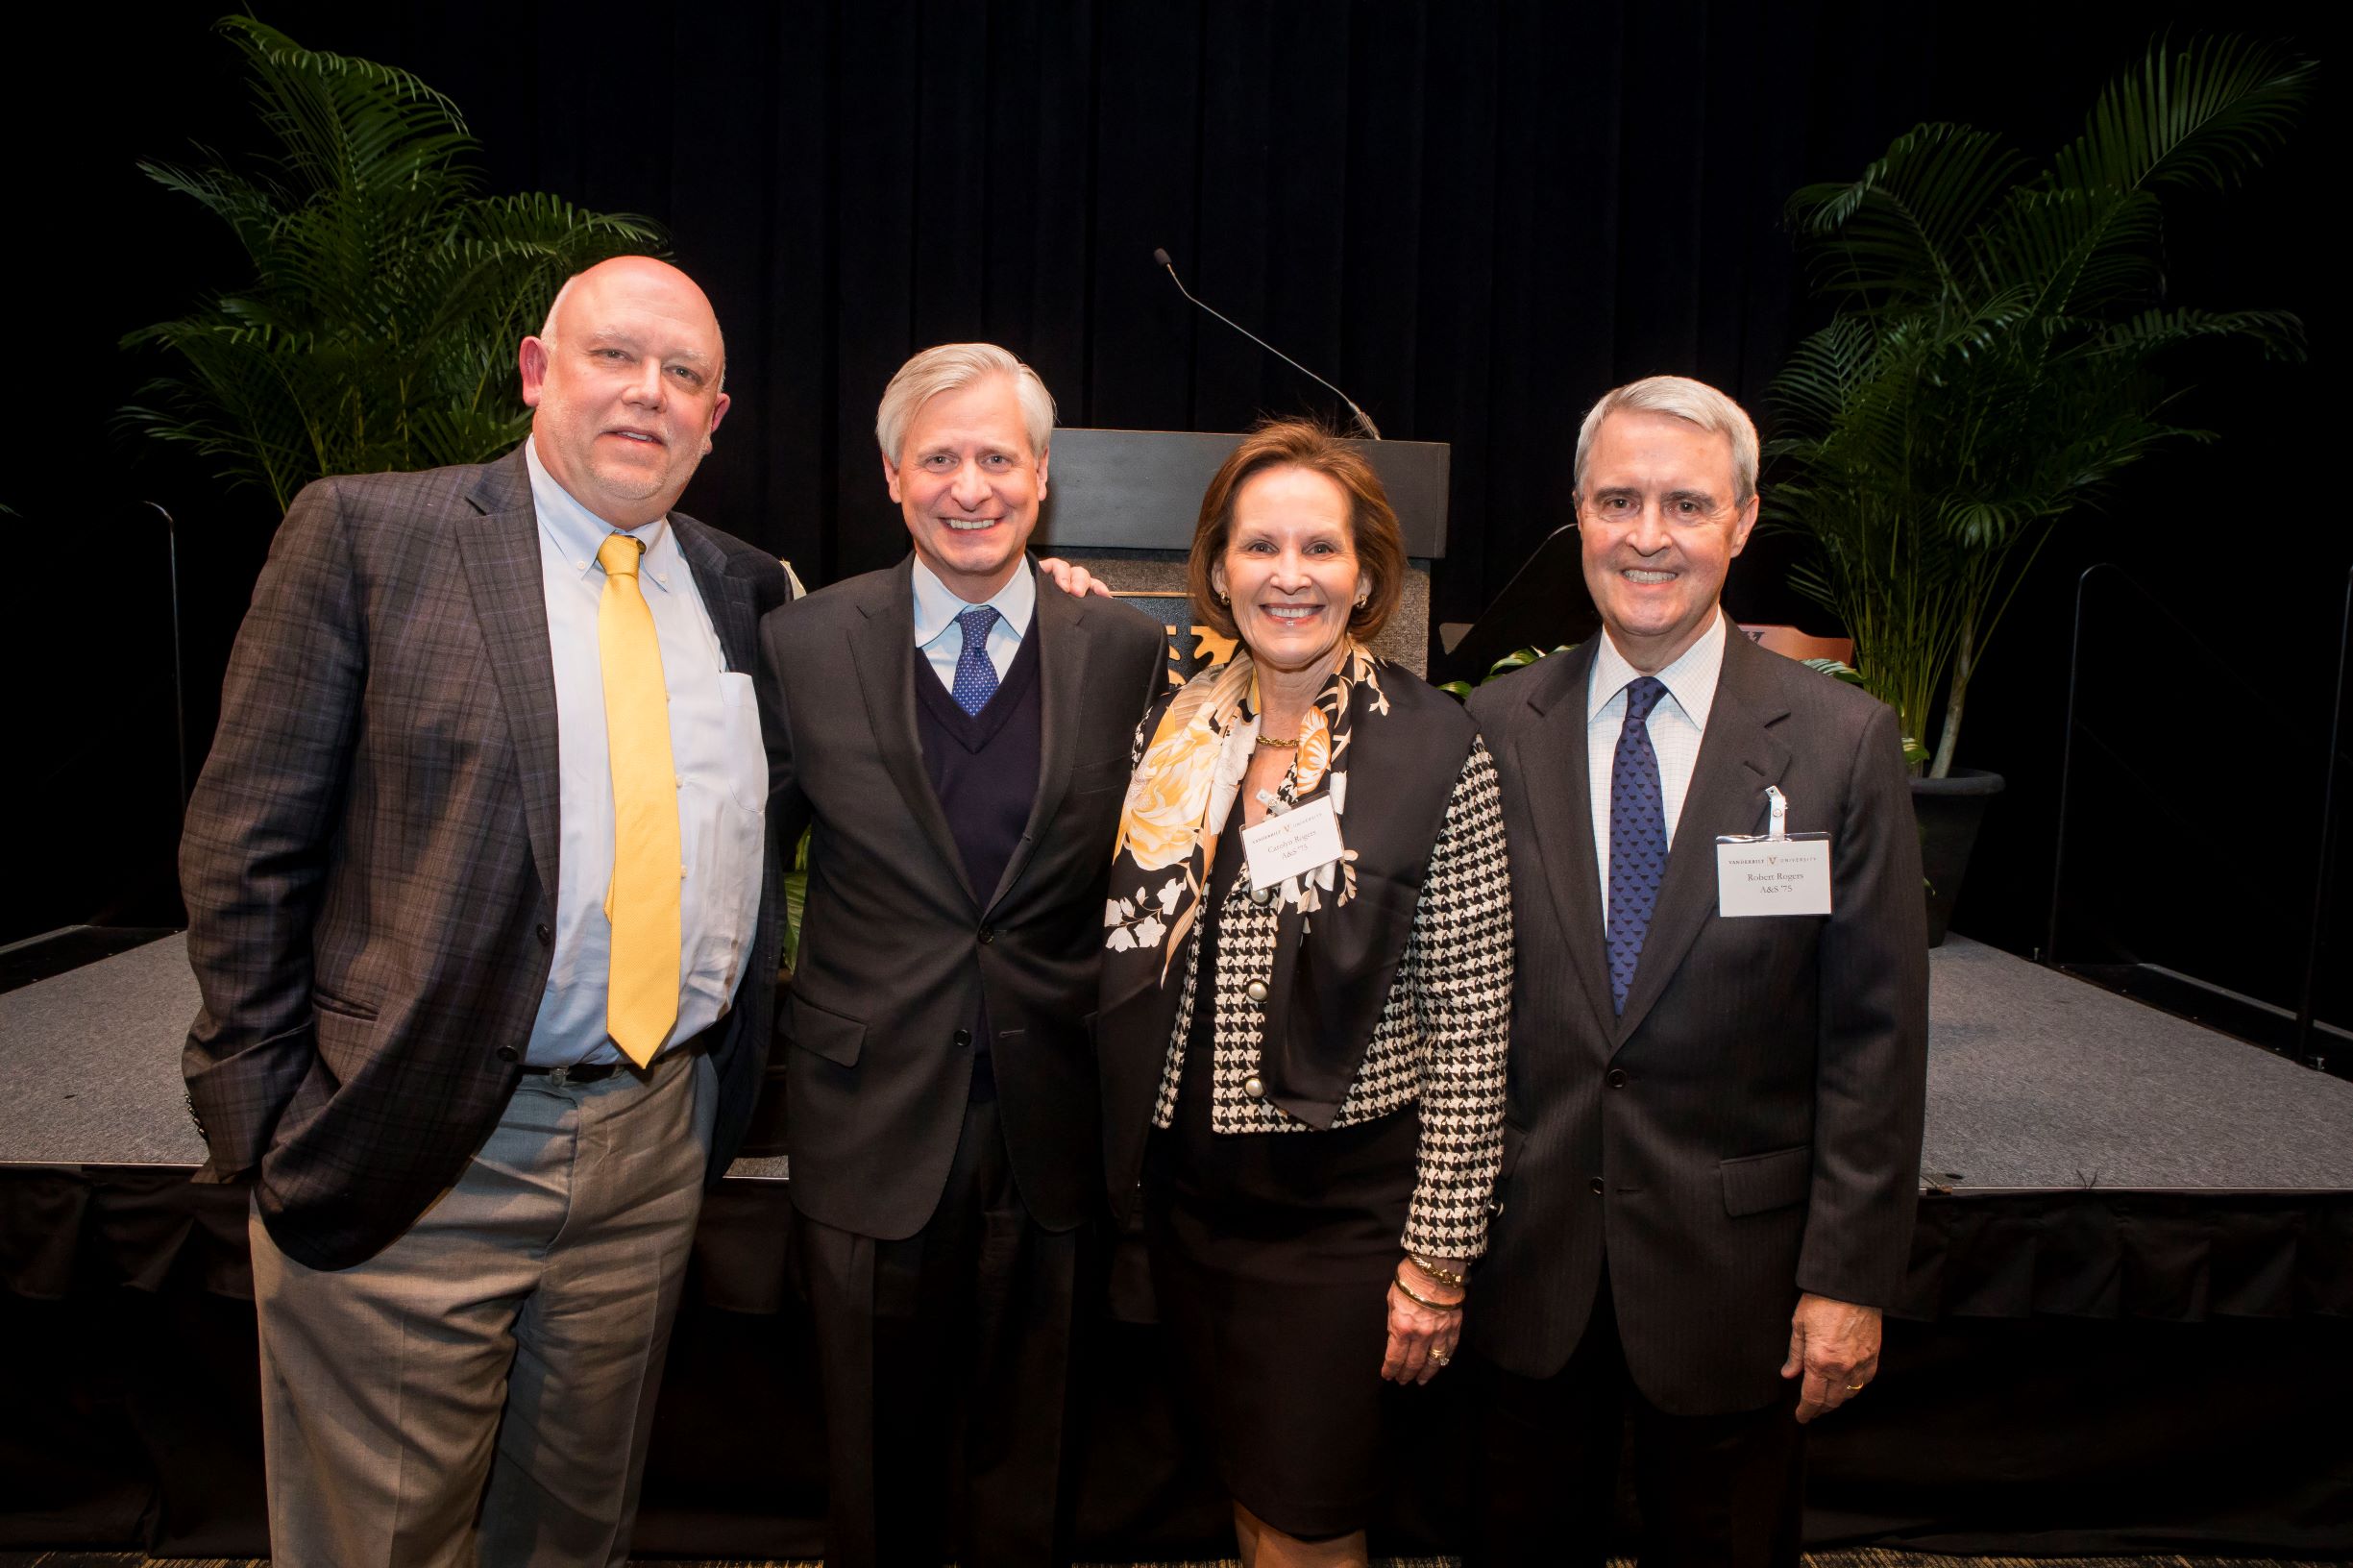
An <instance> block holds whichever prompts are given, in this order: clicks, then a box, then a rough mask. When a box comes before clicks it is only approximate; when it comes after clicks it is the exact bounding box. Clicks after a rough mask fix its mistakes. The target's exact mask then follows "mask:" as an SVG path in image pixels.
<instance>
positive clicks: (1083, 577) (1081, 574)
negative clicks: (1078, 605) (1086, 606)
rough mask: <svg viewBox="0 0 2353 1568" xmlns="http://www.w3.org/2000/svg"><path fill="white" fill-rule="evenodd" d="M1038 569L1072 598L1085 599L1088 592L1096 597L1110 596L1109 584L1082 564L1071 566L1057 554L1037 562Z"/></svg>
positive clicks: (1105, 597)
mask: <svg viewBox="0 0 2353 1568" xmlns="http://www.w3.org/2000/svg"><path fill="white" fill-rule="evenodd" d="M1038 570H1039V571H1040V572H1042V573H1043V574H1044V575H1045V576H1049V577H1051V578H1053V579H1054V586H1055V587H1057V588H1059V589H1061V590H1062V591H1063V592H1064V593H1066V594H1068V595H1069V596H1070V597H1071V598H1072V599H1085V598H1086V597H1087V596H1088V595H1089V594H1092V595H1094V596H1095V597H1096V598H1097V599H1109V598H1111V584H1110V583H1108V582H1105V581H1103V580H1102V579H1101V578H1100V577H1097V576H1095V575H1094V574H1093V573H1091V572H1090V571H1088V570H1087V569H1086V568H1085V567H1083V566H1073V565H1072V564H1070V563H1069V562H1068V561H1066V560H1064V559H1063V558H1062V557H1061V556H1059V555H1048V556H1047V557H1045V559H1043V560H1042V561H1040V562H1039V563H1038Z"/></svg>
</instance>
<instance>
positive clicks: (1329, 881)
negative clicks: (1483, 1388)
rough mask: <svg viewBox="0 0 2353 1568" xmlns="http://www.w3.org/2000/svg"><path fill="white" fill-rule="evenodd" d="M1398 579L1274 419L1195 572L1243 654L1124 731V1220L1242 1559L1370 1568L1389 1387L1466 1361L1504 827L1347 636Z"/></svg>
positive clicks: (1209, 504)
mask: <svg viewBox="0 0 2353 1568" xmlns="http://www.w3.org/2000/svg"><path fill="white" fill-rule="evenodd" d="M1404 568H1405V557H1404V551H1403V547H1402V545H1401V543H1400V540H1399V536H1398V529H1397V520H1396V515H1395V513H1394V512H1392V511H1391V510H1390V508H1389V504H1388V501H1387V498H1386V497H1385V495H1384V494H1383V492H1382V488H1381V482H1380V480H1379V479H1378V478H1375V477H1374V475H1373V473H1372V470H1371V468H1370V467H1369V465H1367V464H1366V463H1365V462H1364V460H1363V459H1362V458H1361V457H1360V456H1359V455H1358V454H1357V453H1354V452H1353V451H1351V450H1350V449H1349V448H1348V447H1347V446H1346V445H1345V444H1344V443H1342V442H1341V441H1340V440H1338V439H1337V438H1336V437H1335V436H1333V435H1332V434H1330V433H1329V432H1328V431H1325V430H1324V429H1321V428H1320V427H1318V426H1315V425H1312V424H1309V423H1307V422H1304V421H1298V420H1286V421H1277V422H1274V423H1271V424H1268V425H1265V426H1263V427H1262V428H1261V429H1259V430H1257V431H1256V432H1255V433H1253V434H1252V435H1250V436H1249V437H1247V438H1246V439H1244V440H1243V442H1242V443H1241V445H1240V446H1238V448H1236V449H1235V452H1234V453H1233V455H1232V456H1230V457H1229V458H1227V460H1226V462H1225V465H1224V466H1223V467H1222V468H1221V469H1219V470H1218V473H1217V477H1216V478H1214V479H1213V480H1212V481H1211V484H1210V488H1209V492H1208V494H1207V495H1206V496H1204V497H1203V499H1202V502H1201V521H1200V526H1199V527H1198V528H1197V529H1196V530H1195V532H1194V536H1193V548H1192V561H1191V571H1190V579H1191V587H1192V596H1193V602H1194V610H1195V613H1196V615H1197V616H1198V617H1199V618H1200V619H1201V620H1202V621H1203V622H1204V623H1206V624H1208V625H1211V626H1213V628H1215V629H1216V630H1217V631H1219V632H1221V633H1228V634H1231V635H1233V636H1234V637H1236V638H1237V640H1238V649H1237V650H1236V652H1235V654H1234V656H1233V657H1232V658H1231V659H1229V660H1227V661H1226V662H1224V663H1222V664H1218V665H1215V666H1213V667H1212V668H1210V669H1208V670H1205V671H1203V672H1202V673H1201V674H1198V675H1196V676H1195V677H1193V679H1192V680H1191V681H1189V683H1187V684H1186V685H1185V686H1184V687H1183V688H1182V689H1180V690H1178V691H1175V692H1172V693H1170V694H1169V695H1168V696H1167V697H1164V698H1162V699H1161V700H1160V701H1159V702H1157V703H1156V704H1154V706H1153V708H1152V711H1151V712H1149V713H1147V714H1146V715H1145V716H1144V721H1143V724H1142V726H1141V727H1140V729H1139V731H1138V735H1137V760H1136V767H1135V771H1134V773H1133V776H1132V777H1131V779H1130V781H1129V785H1128V794H1127V799H1126V802H1125V806H1124V809H1123V811H1122V813H1121V818H1120V827H1119V840H1118V845H1117V847H1116V851H1115V852H1116V857H1117V858H1116V860H1115V864H1114V867H1113V871H1112V879H1111V900H1110V903H1109V906H1108V907H1107V908H1106V910H1105V913H1104V922H1105V928H1106V943H1107V946H1108V949H1109V951H1108V952H1107V953H1106V955H1105V961H1104V968H1103V988H1104V990H1103V1008H1102V1012H1101V1014H1100V1017H1099V1019H1098V1025H1097V1037H1098V1041H1099V1043H1100V1049H1101V1054H1102V1070H1103V1085H1104V1099H1105V1108H1106V1133H1105V1137H1106V1142H1107V1153H1108V1160H1109V1171H1108V1174H1109V1179H1110V1183H1111V1189H1112V1197H1113V1202H1114V1204H1115V1207H1118V1208H1119V1209H1120V1210H1121V1211H1122V1212H1126V1211H1127V1210H1129V1209H1130V1208H1131V1207H1132V1206H1133V1204H1134V1203H1135V1201H1136V1200H1137V1198H1138V1195H1139V1193H1140V1197H1141V1201H1142V1205H1143V1210H1144V1219H1145V1230H1146V1234H1147V1236H1148V1237H1149V1240H1150V1245H1151V1255H1152V1266H1153V1279H1154V1282H1155V1286H1156V1288H1157V1291H1158V1293H1159V1296H1160V1299H1161V1311H1162V1318H1163V1321H1164V1323H1166V1324H1167V1325H1168V1327H1169V1330H1170V1332H1171V1335H1172V1337H1173V1339H1174V1341H1175V1344H1176V1346H1177V1349H1178V1353H1179V1356H1180V1358H1181V1370H1182V1371H1183V1373H1184V1374H1185V1376H1184V1384H1185V1386H1186V1388H1187V1389H1188V1390H1189V1394H1190V1396H1191V1398H1192V1399H1193V1400H1194V1401H1195V1403H1196V1404H1197V1406H1198V1408H1199V1413H1200V1415H1201V1416H1202V1418H1203V1425H1204V1427H1205V1428H1206V1429H1207V1431H1208V1433H1209V1435H1210V1438H1211V1441H1212V1444H1213V1447H1214V1449H1215V1453H1216V1459H1217V1463H1218V1468H1219V1471H1220V1473H1221V1474H1222V1476H1223V1477H1224V1480H1225V1482H1226V1485H1227V1487H1228V1489H1229V1490H1230V1492H1231V1493H1232V1494H1233V1498H1234V1517H1235V1525H1236V1529H1237V1531H1238V1533H1239V1535H1240V1537H1241V1541H1242V1545H1243V1549H1244V1550H1243V1556H1244V1558H1245V1560H1253V1559H1254V1560H1255V1561H1256V1563H1258V1564H1259V1565H1260V1568H1276V1565H1278V1564H1286V1563H1293V1562H1301V1563H1305V1562H1333V1563H1361V1562H1363V1561H1364V1533H1363V1531H1364V1525H1365V1521H1366V1518H1367V1516H1368V1514H1369V1513H1370V1511H1371V1509H1372V1506H1373V1502H1374V1500H1375V1498H1376V1497H1377V1496H1378V1495H1379V1493H1380V1491H1381V1489H1382V1485H1383V1478H1382V1477H1381V1475H1380V1474H1379V1464H1378V1458H1379V1455H1380V1453H1381V1448H1382V1444H1381V1429H1382V1424H1383V1418H1384V1414H1385V1412H1386V1411H1390V1410H1392V1409H1393V1408H1394V1407H1395V1406H1396V1405H1397V1403H1398V1401H1399V1399H1400V1398H1409V1397H1410V1396H1407V1395H1402V1394H1401V1393H1400V1392H1399V1390H1398V1389H1396V1388H1393V1387H1385V1383H1384V1381H1383V1380H1386V1382H1387V1384H1395V1385H1413V1384H1423V1383H1427V1382H1428V1381H1429V1380H1430V1379H1431V1378H1432V1377H1434V1375H1435V1374H1436V1373H1437V1372H1438V1370H1439V1369H1440V1368H1442V1367H1444V1366H1445V1365H1446V1363H1447V1361H1448V1360H1449V1358H1450V1357H1451V1356H1452V1355H1453V1353H1454V1348H1455V1344H1456V1341H1457V1338H1458V1333H1459V1327H1460V1322H1461V1315H1462V1312H1463V1311H1464V1310H1465V1296H1466V1288H1465V1281H1464V1274H1465V1271H1466V1270H1467V1267H1468V1264H1469V1262H1470V1261H1471V1260H1472V1259H1474V1258H1476V1257H1477V1256H1478V1255H1479V1254H1480V1252H1481V1251H1482V1250H1483V1246H1484V1244H1485V1235H1486V1220H1487V1198H1488V1192H1489V1189H1490V1188H1492V1187H1493V1185H1494V1181H1495V1173H1496V1167H1497V1165H1498V1164H1499V1163H1500V1161H1501V1158H1502V1150H1503V1114H1504V1050H1505V1041H1506V1040H1507V1035H1508V1032H1509V1022H1510V1018H1509V1009H1510V992H1511V927H1510V907H1509V893H1508V877H1507V867H1506V863H1505V856H1504V831H1503V817H1502V810H1501V805H1500V801H1499V797H1498V796H1497V792H1496V783H1495V770H1494V766H1493V764H1492V763H1491V762H1490V761H1489V760H1488V757H1487V752H1486V748H1485V747H1484V746H1483V745H1482V744H1481V742H1480V739H1479V735H1478V732H1477V730H1476V729H1475V727H1474V726H1473V725H1472V723H1471V722H1470V719H1469V716H1468V715H1467V714H1466V713H1464V711H1463V710H1462V708H1461V707H1460V705H1459V704H1458V703H1457V702H1455V701H1454V699H1453V698H1449V697H1447V696H1446V695H1444V694H1443V693H1440V692H1437V691H1435V690H1434V689H1433V688H1431V687H1430V686H1428V685H1426V684H1424V683H1423V682H1422V681H1421V680H1419V679H1417V678H1416V677H1415V676H1414V675H1413V674H1410V673H1409V672H1408V671H1405V670H1402V669H1400V668H1398V667H1397V666H1395V665H1392V664H1388V663H1386V662H1385V661H1383V660H1380V659H1377V658H1375V657H1374V656H1373V655H1372V654H1371V653H1370V652H1369V651H1368V650H1367V649H1366V648H1365V647H1364V643H1363V641H1362V640H1363V639H1368V638H1370V637H1371V636H1372V635H1374V634H1375V633H1376V632H1377V631H1378V630H1379V629H1380V627H1381V625H1382V624H1383V623H1384V622H1385V621H1386V620H1387V618H1388V616H1389V614H1390V612H1391V611H1392V610H1393V609H1394V608H1395V606H1396V602H1397V598H1398V593H1399V588H1400V585H1401V579H1402V577H1403V575H1404ZM1352 781H1353V782H1352ZM1294 813H1296V814H1298V815H1297V819H1296V821H1295V822H1293V823H1291V824H1289V825H1290V827H1291V830H1292V836H1294V837H1299V838H1306V837H1309V836H1310V835H1309V832H1308V827H1309V825H1310V824H1311V825H1312V827H1313V829H1314V834H1313V836H1314V837H1316V838H1318V839H1320V842H1321V843H1322V844H1323V845H1324V850H1323V851H1320V852H1318V853H1317V854H1314V855H1311V856H1309V857H1307V860H1308V863H1306V864H1300V863H1298V862H1297V861H1294V863H1292V864H1290V865H1287V866H1279V864H1278V863H1277V862H1276V861H1274V860H1273V859H1272V858H1271V854H1270V846H1269V845H1267V844H1265V843H1263V842H1259V843H1257V844H1256V845H1255V846H1254V845H1252V844H1251V842H1250V840H1249V838H1248V836H1247V834H1246V830H1247V829H1250V828H1255V827H1259V826H1260V825H1261V824H1262V823H1265V822H1267V821H1269V820H1271V819H1276V818H1287V817H1290V816H1292V814H1294ZM1319 818H1322V819H1328V820H1329V822H1330V823H1331V825H1332V827H1334V828H1335V829H1336V837H1332V836H1325V835H1324V831H1323V824H1322V823H1321V822H1318V821H1316V819H1319ZM1335 844H1336V845H1337V849H1338V852H1337V856H1336V858H1333V857H1332V856H1331V854H1330V853H1329V850H1330V848H1331V846H1332V845H1335ZM1254 857H1255V859H1256V864H1255V866H1254V864H1253V860H1254Z"/></svg>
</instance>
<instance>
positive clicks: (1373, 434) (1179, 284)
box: [1152, 250, 1381, 441]
mask: <svg viewBox="0 0 2353 1568" xmlns="http://www.w3.org/2000/svg"><path fill="white" fill-rule="evenodd" d="M1152 259H1153V260H1155V261H1158V262H1159V263H1160V264H1161V266H1162V267H1163V268H1164V269H1165V270H1166V271H1167V274H1168V281H1169V282H1172V283H1174V284H1176V290H1177V292H1178V293H1179V294H1182V295H1184V296H1185V298H1186V299H1187V300H1188V301H1189V302H1190V303H1191V304H1192V305H1193V306H1194V307H1195V308H1197V309H1200V310H1203V311H1206V312H1208V313H1209V314H1210V315H1213V316H1215V317H1216V318H1217V319H1218V320H1219V321H1222V322H1224V323H1225V324H1226V325H1227V326H1228V327H1231V328H1233V329H1234V330H1235V331H1238V332H1239V333H1241V334H1242V336H1244V337H1246V338H1248V339H1249V340H1250V341H1251V342H1253V343H1256V344H1257V345H1258V346H1259V347H1260V348H1262V349H1264V350H1265V351H1266V352H1267V353H1268V354H1271V355H1274V356H1275V357H1276V358H1278V359H1280V360H1282V361H1283V362H1284V363H1285V364H1287V365H1288V366H1290V367H1291V369H1293V370H1295V371H1297V372H1298V373H1299V374H1300V375H1302V376H1305V377H1306V378H1307V379H1308V380H1311V381H1313V382H1314V383H1315V384H1316V385H1318V386H1320V387H1322V388H1323V389H1324V390H1325V391H1327V392H1329V393H1331V394H1332V395H1333V396H1334V397H1336V398H1337V399H1339V400H1340V402H1342V403H1344V404H1348V411H1349V413H1351V414H1353V415H1355V416H1356V422H1357V428H1358V429H1360V430H1362V431H1363V432H1364V434H1365V435H1366V437H1368V438H1369V439H1371V440H1374V441H1378V440H1380V439H1381V427H1380V426H1378V425H1375V424H1374V423H1373V421H1372V416H1371V415H1370V414H1367V413H1366V412H1365V411H1364V410H1363V409H1361V408H1360V407H1358V406H1357V400H1356V399H1354V398H1352V397H1350V396H1349V395H1348V394H1347V393H1345V392H1343V391H1341V390H1340V389H1339V388H1338V387H1336V386H1334V385H1333V384H1332V383H1331V382H1330V381H1327V380H1324V379H1323V378H1322V377H1321V376H1318V375H1316V374H1315V373H1314V372H1313V371H1311V370H1310V369H1308V367H1307V366H1305V365H1303V364H1301V363H1300V362H1299V361H1298V360H1296V359H1294V358H1292V357H1291V356H1290V355H1287V354H1285V353H1284V352H1283V351H1282V350H1281V349H1278V348H1276V347H1275V346H1274V345H1273V344H1272V343H1269V342H1267V341H1266V340H1265V339H1264V338H1262V337H1261V336H1259V334H1258V333H1256V332H1254V331H1251V330H1250V329H1249V328H1247V327H1244V326H1243V325H1242V324H1241V323H1240V322H1238V321H1236V320H1235V319H1234V318H1233V317H1231V316H1229V315H1227V314H1226V313H1225V312H1224V311H1222V310H1218V309H1216V308H1214V307H1213V306H1208V305H1205V304H1203V303H1202V302H1201V301H1199V300H1197V299H1194V298H1193V292H1192V290H1191V289H1189V288H1187V287H1186V286H1185V280H1184V279H1182V278H1179V277H1178V276H1177V270H1176V263H1175V262H1173V261H1171V260H1169V259H1168V253H1167V252H1166V251H1164V250H1163V251H1154V252H1153V253H1152Z"/></svg>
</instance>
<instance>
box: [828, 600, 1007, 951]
mask: <svg viewBox="0 0 2353 1568" xmlns="http://www.w3.org/2000/svg"><path fill="white" fill-rule="evenodd" d="M914 561H915V557H914V556H913V555H909V556H908V557H907V558H906V560H904V561H901V562H900V563H899V565H898V568H897V570H895V571H894V572H892V573H890V574H889V575H888V576H880V577H877V578H875V579H874V593H873V595H872V597H870V598H869V599H868V600H866V602H864V603H862V604H861V605H859V606H858V608H859V611H860V613H861V614H862V615H863V616H864V617H865V619H864V621H863V622H862V623H861V624H860V625H859V627H858V629H857V630H855V631H853V632H852V633H851V634H850V638H851V641H852V643H853V644H854V645H855V648H856V653H857V659H856V663H857V666H858V686H859V689H860V691H862V692H863V693H864V694H865V696H866V713H867V723H869V724H870V726H871V727H872V730H873V734H874V747H875V749H876V750H877V751H879V752H880V753H881V755H882V766H883V769H884V771H885V772H888V773H889V774H890V775H891V781H892V782H893V783H895V784H896V785H897V786H898V793H899V794H900V795H901V796H904V797H905V799H906V802H907V809H908V810H909V811H910V812H912V813H913V814H914V815H915V820H916V821H917V822H918V823H919V825H920V826H921V827H922V829H923V835H924V837H925V838H927V839H929V840H930V841H931V846H932V849H933V851H934V852H935V853H937V854H938V855H939V857H940V860H941V862H942V864H944V866H946V868H947V870H948V871H949V873H950V874H951V875H953V876H954V877H955V879H956V885H957V886H958V887H960V888H962V889H963V890H964V891H965V895H966V896H967V897H968V898H971V899H972V901H973V903H974V905H975V906H976V907H977V906H978V904H979V902H980V900H979V898H978V897H977V896H975V895H974V894H973V892H972V883H971V879H970V878H969V877H968V876H967V875H966V874H965V870H964V853H963V851H961V850H959V849H958V848H957V847H956V836H955V834H953V833H952V832H950V831H949V830H948V825H947V813H946V812H944V811H943V810H941V809H940V797H939V796H938V795H937V794H935V793H934V792H933V790H932V787H931V775H929V774H928V773H926V772H923V742H922V738H921V737H920V736H919V735H918V734H917V733H916V727H915V676H916V670H915V661H916V649H915V578H914V572H915V568H914V564H913V563H914ZM925 678H927V679H928V678H929V672H928V671H927V672H925Z"/></svg>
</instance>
